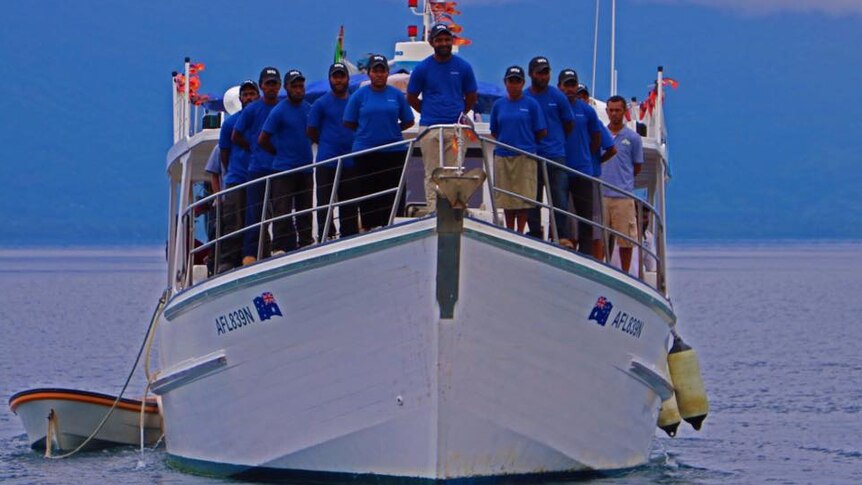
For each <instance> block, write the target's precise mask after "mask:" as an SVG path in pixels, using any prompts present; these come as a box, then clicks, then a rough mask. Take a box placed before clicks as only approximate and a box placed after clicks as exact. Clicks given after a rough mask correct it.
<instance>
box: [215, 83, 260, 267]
mask: <svg viewBox="0 0 862 485" xmlns="http://www.w3.org/2000/svg"><path fill="white" fill-rule="evenodd" d="M259 97H260V91H258V89H257V84H255V82H254V81H251V80H247V81H243V83H242V84H240V86H239V101H240V104H241V105H242V107H243V108H245V107H246V106H248V105H249V104H251V103H253V102H255V101H257V99H258V98H259ZM241 113H242V111H238V112H236V113H234V114H232V115H230V116H228V117H227V119H225V121H224V123H223V124H222V126H221V131H220V132H219V139H218V146H217V147H216V148H217V149H218V150H219V163H217V164H215V166H214V167H209V166H208V167H207V169H206V171H207V172H209V173H210V174H211V177H212V185H213V192H220V191H221V188H222V183H221V182H224V185H225V188H227V189H229V188H231V187H235V186H237V185H240V184H244V183H246V182H248V162H249V159H250V158H251V153H249V151H248V150H245V149H243V148H241V147H239V146H237V145H235V144H234V143H233V142H232V141H231V136H232V135H233V129H234V126H235V125H236V122H237V120H238V119H239V116H240V114H241ZM222 174H224V177H223V180H220V179H221V178H222V177H221V175H222ZM218 204H220V207H219V212H220V213H221V231H220V234H221V235H222V236H224V235H225V234H230V233H232V232H234V231H238V230H239V229H241V228H242V226H243V220H244V219H245V189H238V190H232V191H230V192H228V193H226V194H224V196H223V197H222V198H221V199H219V200H218ZM219 253H220V254H219V262H218V266H217V268H216V272H217V273H223V272H225V271H228V270H230V269H231V268H234V267H236V266H239V265H240V264H241V262H242V237H241V236H239V235H237V236H234V237H232V238H228V239H225V240H224V241H222V242H221V243H220V244H219Z"/></svg>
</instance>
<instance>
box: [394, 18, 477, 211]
mask: <svg viewBox="0 0 862 485" xmlns="http://www.w3.org/2000/svg"><path fill="white" fill-rule="evenodd" d="M453 40H454V39H453V35H452V32H451V31H450V30H449V27H448V26H447V25H446V24H435V25H434V26H432V27H431V31H430V32H429V33H428V42H429V43H430V44H431V46H432V47H433V48H434V55H431V56H428V57H427V58H425V60H423V61H422V62H421V63H419V65H418V66H416V69H414V70H413V72H412V73H411V74H410V82H409V83H408V85H407V102H408V103H410V106H411V107H412V108H413V109H415V110H416V111H417V112H419V113H421V116H420V119H419V131H420V132H421V131H422V130H423V129H424V128H425V127H428V126H431V125H451V124H455V123H458V121H459V119H460V117H461V114H462V113H467V112H469V111H470V110H471V109H473V105H474V104H476V100H477V99H478V94H477V93H478V86H477V83H476V76H475V74H473V68H472V67H471V66H470V64H469V63H468V62H467V61H465V60H464V59H462V58H460V57H458V56H455V55H453V54H452V43H453ZM420 95H421V96H422V98H421V99H420V98H419V96H420ZM442 137H443V139H444V142H443V144H444V146H443V162H444V163H445V165H446V166H454V165H456V164H457V160H458V157H459V155H460V154H459V153H456V148H455V143H454V137H455V130H453V129H448V130H443V134H442ZM440 138H441V134H440V130H436V131H434V132H432V133H428V134H426V135H425V136H424V137H423V138H422V139H421V140H419V147H420V148H421V149H422V159H423V161H424V165H425V200H426V202H427V207H428V212H429V213H430V212H434V211H435V210H436V209H437V189H436V186H435V184H434V182H432V181H431V172H433V171H434V169H435V168H437V167H439V166H440Z"/></svg>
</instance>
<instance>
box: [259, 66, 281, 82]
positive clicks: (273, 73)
mask: <svg viewBox="0 0 862 485" xmlns="http://www.w3.org/2000/svg"><path fill="white" fill-rule="evenodd" d="M271 79H275V80H276V81H278V82H281V74H279V72H278V69H276V68H274V67H264V68H263V69H262V70H261V71H260V79H259V80H260V83H261V84H263V83H265V82H267V81H269V80H271Z"/></svg>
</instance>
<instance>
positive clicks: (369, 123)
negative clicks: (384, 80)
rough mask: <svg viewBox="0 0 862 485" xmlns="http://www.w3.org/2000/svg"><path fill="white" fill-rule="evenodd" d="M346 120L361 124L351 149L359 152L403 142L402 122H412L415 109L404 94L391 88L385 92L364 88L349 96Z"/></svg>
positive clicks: (389, 149) (384, 90)
mask: <svg viewBox="0 0 862 485" xmlns="http://www.w3.org/2000/svg"><path fill="white" fill-rule="evenodd" d="M344 121H349V122H352V123H357V124H358V125H359V127H358V128H357V129H356V134H355V136H354V138H353V147H352V148H353V151H359V150H365V149H368V148H373V147H377V146H380V145H386V144H388V143H394V142H397V141H401V140H403V139H404V136H403V135H402V134H401V126H400V123H401V122H405V121H413V110H412V109H410V105H408V104H407V99H406V98H405V97H404V94H403V93H402V92H401V91H399V90H398V89H396V88H394V87H392V86H386V88H385V89H383V90H382V91H375V90H373V89H371V86H363V87H361V88H359V90H357V91H356V92H355V93H353V95H351V96H350V100H349V101H348V102H347V107H345V108H344ZM406 149H407V147H406V146H398V147H392V148H387V149H386V150H384V151H389V152H401V151H404V150H406Z"/></svg>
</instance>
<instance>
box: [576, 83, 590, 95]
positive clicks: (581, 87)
mask: <svg viewBox="0 0 862 485" xmlns="http://www.w3.org/2000/svg"><path fill="white" fill-rule="evenodd" d="M581 93H587V94H590V90H589V89H587V86H586V85H585V84H578V90H577V91H575V94H581Z"/></svg>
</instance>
